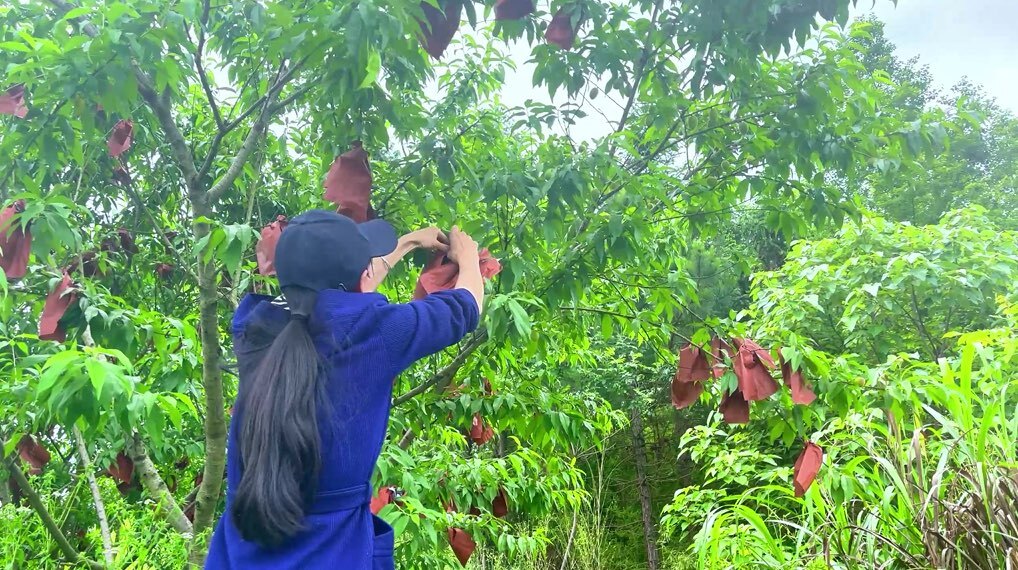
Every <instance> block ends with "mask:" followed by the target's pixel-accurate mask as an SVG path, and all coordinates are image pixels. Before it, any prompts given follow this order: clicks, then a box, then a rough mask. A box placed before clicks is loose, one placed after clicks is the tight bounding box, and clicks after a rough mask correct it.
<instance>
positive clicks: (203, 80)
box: [194, 26, 226, 131]
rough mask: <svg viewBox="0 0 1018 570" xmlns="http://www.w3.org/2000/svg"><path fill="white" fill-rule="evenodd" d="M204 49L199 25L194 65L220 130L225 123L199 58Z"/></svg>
mask: <svg viewBox="0 0 1018 570" xmlns="http://www.w3.org/2000/svg"><path fill="white" fill-rule="evenodd" d="M204 51H205V29H204V27H201V26H199V28H198V49H197V50H196V52H195V54H194V67H195V70H196V71H197V72H198V79H199V81H201V88H202V91H204V92H205V98H206V99H208V100H209V108H210V109H212V118H213V119H215V121H216V127H218V128H219V130H220V131H223V130H224V129H225V128H226V123H224V122H223V116H222V115H221V114H220V113H219V106H218V105H216V98H215V96H214V95H213V94H212V86H211V85H209V80H208V76H207V75H206V74H205V66H204V65H203V64H202V62H201V59H202V56H203V52H204Z"/></svg>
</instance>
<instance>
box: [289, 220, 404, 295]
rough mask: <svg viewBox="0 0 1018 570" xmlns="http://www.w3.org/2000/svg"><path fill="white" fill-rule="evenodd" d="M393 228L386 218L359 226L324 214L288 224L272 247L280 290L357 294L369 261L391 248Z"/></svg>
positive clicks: (393, 240)
mask: <svg viewBox="0 0 1018 570" xmlns="http://www.w3.org/2000/svg"><path fill="white" fill-rule="evenodd" d="M396 242H397V238H396V230H395V229H393V227H392V226H391V225H389V223H388V222H386V221H385V220H380V219H377V220H370V221H367V222H364V223H362V224H358V223H357V222H354V221H353V220H351V219H350V218H348V217H346V216H344V215H342V214H338V213H336V212H330V211H328V210H309V211H307V212H305V213H303V214H301V215H299V216H297V217H296V218H293V219H292V220H290V223H289V224H287V226H286V228H285V229H284V230H283V233H282V235H280V236H279V243H278V244H276V277H277V278H278V279H279V286H280V287H281V288H283V289H286V288H287V287H303V288H305V289H310V290H312V291H321V290H323V289H346V290H347V291H354V290H356V288H357V286H358V284H359V282H360V278H361V274H362V273H363V272H364V270H365V269H367V267H368V264H369V263H371V259H372V258H374V257H381V256H383V255H389V254H390V253H392V252H393V250H395V249H396Z"/></svg>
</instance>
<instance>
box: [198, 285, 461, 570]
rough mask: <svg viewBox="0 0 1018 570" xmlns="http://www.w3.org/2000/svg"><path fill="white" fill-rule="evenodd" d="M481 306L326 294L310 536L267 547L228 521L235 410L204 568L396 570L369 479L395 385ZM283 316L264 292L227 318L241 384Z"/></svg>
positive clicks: (235, 466) (455, 297) (442, 296)
mask: <svg viewBox="0 0 1018 570" xmlns="http://www.w3.org/2000/svg"><path fill="white" fill-rule="evenodd" d="M478 316H479V315H478V307H477V302H476V301H475V300H474V298H473V296H472V295H471V294H470V293H469V292H468V291H466V290H464V289H453V290H449V291H441V292H437V293H434V294H432V295H429V296H427V297H425V298H424V299H422V300H419V301H413V302H411V303H407V304H399V305H397V304H389V303H388V301H387V300H386V298H385V297H384V296H383V295H381V294H378V293H347V292H344V291H338V290H326V291H322V292H321V294H320V295H319V298H318V302H317V305H316V307H315V312H314V314H313V315H312V316H311V319H310V321H309V323H308V324H309V326H310V327H311V333H312V335H313V336H314V339H315V344H316V345H317V347H318V351H319V354H321V355H322V358H323V360H324V361H325V364H326V367H327V369H328V370H329V377H328V388H327V390H328V395H329V400H330V408H331V409H328V410H323V411H321V412H320V414H319V418H318V421H319V431H320V432H321V434H322V448H321V449H322V471H321V476H320V478H319V482H318V491H317V495H316V497H315V501H314V504H313V505H311V506H310V507H309V508H308V510H307V514H306V521H307V522H306V530H305V531H304V532H302V533H301V534H299V535H298V536H296V537H294V538H293V539H292V540H291V541H290V542H289V543H288V544H286V545H285V546H283V547H280V548H277V549H265V548H262V547H260V546H258V545H256V544H254V543H252V542H248V541H246V540H244V539H243V538H241V536H240V534H239V533H238V531H237V528H236V526H234V524H233V521H232V517H231V515H230V503H231V496H232V490H233V489H236V488H237V485H238V484H239V483H240V476H241V472H242V470H243V466H242V458H241V457H239V455H240V446H239V444H238V441H237V433H236V431H237V430H236V429H235V428H236V426H238V425H239V424H240V421H239V419H238V418H239V417H240V415H241V414H243V413H244V410H241V409H235V410H234V415H233V419H232V421H231V426H230V433H229V438H228V443H227V460H226V511H225V512H224V514H223V516H222V518H220V520H219V524H218V525H217V526H216V529H215V533H214V534H213V536H212V544H211V546H210V548H209V554H208V558H207V560H206V562H205V568H208V569H217V570H218V569H242V570H256V569H260V568H265V569H270V568H271V569H272V570H286V569H288V568H293V569H304V568H329V569H332V568H335V569H344V570H392V569H393V568H394V563H393V554H392V550H393V532H392V528H391V527H390V526H389V525H388V524H386V523H385V522H384V521H382V520H381V519H379V518H378V517H376V516H374V515H372V514H371V511H370V510H369V508H368V503H369V500H370V498H371V495H372V489H371V475H372V473H373V472H374V469H375V462H376V461H377V460H378V455H379V453H381V450H382V443H383V440H384V438H385V431H386V427H387V424H388V421H389V406H390V403H391V400H392V384H393V380H394V379H395V378H396V376H397V375H398V374H399V373H401V372H402V371H403V370H405V369H406V368H408V367H409V366H410V365H411V364H413V363H414V362H415V361H416V360H418V359H420V358H423V357H425V356H428V355H429V354H433V353H436V352H438V351H441V350H442V349H444V348H446V347H448V346H450V345H453V344H455V343H457V342H459V341H460V340H461V339H462V338H463V337H464V336H466V335H467V333H469V332H470V331H472V330H473V329H474V328H476V327H477V322H478ZM288 319H289V312H288V310H287V308H286V307H285V306H280V305H279V304H274V303H273V302H272V299H271V298H269V297H266V296H263V295H248V296H246V297H245V298H244V299H243V300H242V301H241V303H240V306H239V307H237V312H236V314H235V315H234V318H233V325H232V333H233V338H234V351H235V352H236V354H237V364H238V369H239V376H240V384H239V386H238V391H243V390H244V378H245V377H246V376H247V375H248V374H249V373H250V372H251V371H252V370H253V369H254V368H255V367H256V366H257V364H258V362H257V359H258V355H259V354H261V349H262V348H264V347H265V346H267V344H268V343H270V342H271V339H272V338H273V337H274V336H275V334H276V333H277V332H278V331H279V330H280V329H282V327H283V326H285V324H286V322H287V320H288Z"/></svg>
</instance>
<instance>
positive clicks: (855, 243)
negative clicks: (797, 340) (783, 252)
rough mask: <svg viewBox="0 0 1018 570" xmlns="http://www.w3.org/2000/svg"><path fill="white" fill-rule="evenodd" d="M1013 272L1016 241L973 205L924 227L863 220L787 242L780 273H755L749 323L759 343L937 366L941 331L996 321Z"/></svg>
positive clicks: (944, 341)
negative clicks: (909, 356) (789, 336)
mask: <svg viewBox="0 0 1018 570" xmlns="http://www.w3.org/2000/svg"><path fill="white" fill-rule="evenodd" d="M1016 274H1018V234H1015V233H1014V232H1008V231H1001V230H1000V228H998V227H995V226H994V224H993V223H992V222H990V221H989V220H988V219H987V218H986V214H985V211H984V210H982V209H980V208H973V209H970V210H966V211H960V212H954V213H951V214H948V215H947V216H945V217H944V219H943V220H942V222H941V223H940V224H938V225H931V226H923V227H914V226H911V225H908V224H894V223H891V222H888V221H885V220H882V219H879V218H872V217H869V218H866V219H865V221H864V223H863V224H862V225H859V226H856V225H850V226H846V227H845V228H844V229H843V230H841V232H839V233H838V234H837V235H836V236H835V237H832V238H828V239H823V240H816V241H803V242H799V243H796V244H793V246H792V248H791V251H790V252H789V255H788V259H787V261H786V263H785V264H784V265H783V266H782V267H781V269H779V270H776V271H772V272H761V273H758V274H756V276H755V277H754V289H753V305H752V307H751V308H750V309H749V311H748V316H749V317H750V318H752V319H754V320H755V321H756V322H758V323H760V324H761V332H762V334H764V335H766V336H768V337H771V336H777V335H781V331H789V332H792V333H794V334H795V335H798V336H801V337H803V338H808V339H811V340H812V341H813V343H815V344H814V346H815V347H817V348H820V349H823V350H825V351H827V352H830V353H835V354H838V353H845V352H851V353H855V354H858V355H860V357H861V358H863V359H864V361H866V362H869V363H872V364H878V363H881V362H884V361H885V360H886V359H887V358H888V357H889V356H891V355H894V354H899V353H902V352H910V351H918V352H920V353H921V354H922V355H924V356H925V357H926V358H929V359H936V358H939V357H941V356H943V355H944V354H945V353H946V351H947V350H949V349H950V347H951V339H949V338H945V336H946V335H947V334H948V333H949V332H967V331H973V330H977V329H981V328H987V327H989V326H991V325H993V324H995V317H994V316H993V313H994V308H995V306H996V295H998V294H1000V293H1002V292H1004V291H1006V290H1008V288H1009V287H1010V285H1011V284H1012V283H1013V282H1014V279H1015V275H1016Z"/></svg>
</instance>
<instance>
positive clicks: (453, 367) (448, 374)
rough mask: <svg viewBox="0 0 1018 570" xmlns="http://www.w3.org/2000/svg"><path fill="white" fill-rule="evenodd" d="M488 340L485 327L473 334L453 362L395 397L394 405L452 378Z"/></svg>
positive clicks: (407, 400) (405, 401) (403, 402)
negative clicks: (468, 358)
mask: <svg viewBox="0 0 1018 570" xmlns="http://www.w3.org/2000/svg"><path fill="white" fill-rule="evenodd" d="M487 340H488V331H487V329H484V330H482V331H480V332H478V333H476V334H475V335H474V336H473V338H471V339H470V341H469V342H468V343H467V344H466V346H464V347H463V348H462V349H460V351H459V353H458V354H457V355H456V357H455V358H453V359H452V362H450V363H449V364H447V365H446V366H445V368H442V369H441V370H439V371H438V372H436V373H435V374H434V375H433V376H432V377H431V378H428V379H427V380H425V381H424V382H421V383H420V384H418V385H417V386H416V387H414V388H413V389H412V390H410V391H409V392H406V393H405V394H403V395H401V396H399V397H397V398H395V399H394V400H393V401H392V406H393V407H396V406H399V405H401V404H405V403H407V402H409V401H410V400H412V399H413V398H414V397H416V396H418V395H420V394H422V393H424V392H425V391H427V390H428V388H431V387H432V386H434V385H436V384H438V383H439V382H441V381H443V380H449V379H451V378H452V376H453V374H455V373H456V371H457V370H459V369H460V367H461V366H463V363H464V362H465V361H466V359H467V357H468V356H470V355H471V354H473V353H474V351H475V350H477V349H478V348H480V347H481V345H483V344H484V343H485V341H487Z"/></svg>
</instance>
